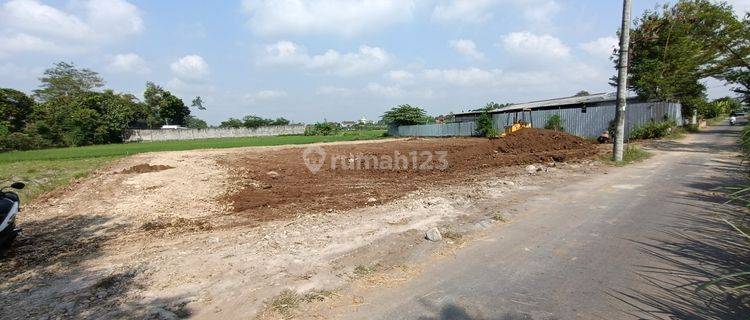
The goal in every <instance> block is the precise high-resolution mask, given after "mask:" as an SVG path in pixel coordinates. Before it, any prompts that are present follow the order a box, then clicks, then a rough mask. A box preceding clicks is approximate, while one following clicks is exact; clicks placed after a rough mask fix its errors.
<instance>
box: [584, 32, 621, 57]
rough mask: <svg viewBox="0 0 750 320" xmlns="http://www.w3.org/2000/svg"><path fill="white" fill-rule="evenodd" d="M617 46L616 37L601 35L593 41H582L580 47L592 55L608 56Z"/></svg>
mask: <svg viewBox="0 0 750 320" xmlns="http://www.w3.org/2000/svg"><path fill="white" fill-rule="evenodd" d="M618 46H619V40H618V39H617V38H615V37H602V38H599V39H596V40H594V41H590V42H586V43H582V44H581V45H580V48H581V49H582V50H583V51H585V52H586V53H588V54H590V55H592V56H597V57H602V58H609V57H610V56H611V55H612V53H613V52H614V50H615V49H617V47H618Z"/></svg>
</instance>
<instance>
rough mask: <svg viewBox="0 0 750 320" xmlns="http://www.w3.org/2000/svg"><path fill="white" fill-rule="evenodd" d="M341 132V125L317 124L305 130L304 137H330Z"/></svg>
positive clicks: (331, 123)
mask: <svg viewBox="0 0 750 320" xmlns="http://www.w3.org/2000/svg"><path fill="white" fill-rule="evenodd" d="M339 130H341V125H340V124H338V123H334V122H327V121H326V122H318V123H316V124H314V125H312V126H307V128H305V135H306V136H330V135H334V134H336V133H338V132H339Z"/></svg>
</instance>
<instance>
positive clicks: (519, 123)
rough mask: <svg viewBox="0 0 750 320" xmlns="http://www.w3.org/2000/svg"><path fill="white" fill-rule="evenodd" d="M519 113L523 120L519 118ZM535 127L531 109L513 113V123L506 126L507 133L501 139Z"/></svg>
mask: <svg viewBox="0 0 750 320" xmlns="http://www.w3.org/2000/svg"><path fill="white" fill-rule="evenodd" d="M519 113H520V116H521V119H519V117H518V116H519ZM526 116H528V121H527V119H526ZM508 120H510V116H508ZM533 127H534V121H533V120H532V119H531V108H523V109H520V110H517V111H516V112H515V113H513V123H512V124H510V125H506V126H505V132H503V134H501V135H500V137H505V136H507V135H509V134H511V133H513V132H516V131H518V130H521V129H526V128H533Z"/></svg>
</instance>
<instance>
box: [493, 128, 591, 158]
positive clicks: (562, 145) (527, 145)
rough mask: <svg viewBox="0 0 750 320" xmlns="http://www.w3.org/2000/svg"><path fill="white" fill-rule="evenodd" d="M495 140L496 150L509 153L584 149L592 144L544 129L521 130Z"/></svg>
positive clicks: (563, 133)
mask: <svg viewBox="0 0 750 320" xmlns="http://www.w3.org/2000/svg"><path fill="white" fill-rule="evenodd" d="M496 141H497V144H498V145H497V150H498V151H500V152H503V153H510V154H523V153H537V152H550V151H559V150H576V149H585V148H586V146H588V145H592V144H593V142H592V141H589V140H586V139H583V138H579V137H576V136H573V135H570V134H567V133H565V132H560V131H554V130H544V129H526V130H521V131H517V132H515V133H513V134H510V135H508V136H506V137H504V138H502V139H498V140H496Z"/></svg>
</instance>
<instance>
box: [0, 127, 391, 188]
mask: <svg viewBox="0 0 750 320" xmlns="http://www.w3.org/2000/svg"><path fill="white" fill-rule="evenodd" d="M384 133H385V130H353V131H342V132H340V133H338V134H335V135H328V136H274V137H245V138H221V139H204V140H180V141H158V142H140V143H125V144H106V145H94V146H86V147H69V148H53V149H43V150H30V151H13V152H5V153H0V182H2V181H4V182H5V183H8V182H10V181H24V182H27V185H28V187H27V188H26V189H25V190H24V192H23V193H22V197H23V199H24V201H28V200H30V199H33V198H34V197H36V196H38V195H40V194H42V193H44V192H47V191H50V190H53V189H55V188H57V187H60V186H63V185H66V184H68V183H69V182H70V181H71V180H74V179H78V178H83V177H86V176H87V175H89V174H90V173H91V172H93V171H95V170H96V169H98V168H101V167H102V166H103V165H106V164H108V163H110V162H111V161H113V160H116V159H119V158H121V157H124V156H128V155H133V154H138V153H144V152H156V151H183V150H196V149H222V148H237V147H257V146H277V145H287V144H307V143H316V142H337V141H355V140H371V139H380V138H382V137H383V136H384Z"/></svg>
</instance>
